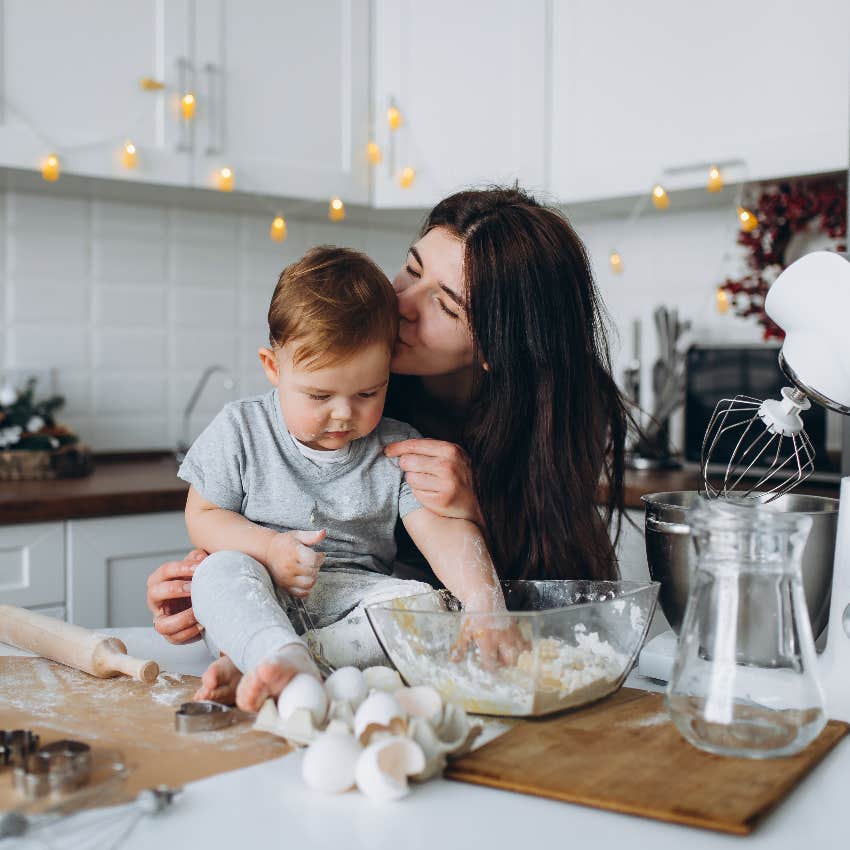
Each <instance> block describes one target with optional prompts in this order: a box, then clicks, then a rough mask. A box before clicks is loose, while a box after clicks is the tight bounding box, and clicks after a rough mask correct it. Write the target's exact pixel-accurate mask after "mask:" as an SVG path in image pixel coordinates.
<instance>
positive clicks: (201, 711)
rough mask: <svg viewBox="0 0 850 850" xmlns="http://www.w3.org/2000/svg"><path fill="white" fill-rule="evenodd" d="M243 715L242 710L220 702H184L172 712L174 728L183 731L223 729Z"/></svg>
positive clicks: (244, 715)
mask: <svg viewBox="0 0 850 850" xmlns="http://www.w3.org/2000/svg"><path fill="white" fill-rule="evenodd" d="M244 717H247V715H246V714H245V713H244V712H241V711H236V709H233V708H231V707H230V706H228V705H222V704H221V703H220V702H210V701H208V700H201V701H199V702H184V703H183V705H181V706H180V708H179V709H177V711H176V712H175V713H174V728H175V729H176V730H177V731H178V732H183V733H191V732H211V731H213V730H215V729H225V728H227V727H228V726H230V725H231V724H233V723H236V722H237V721H238V720H241V719H243V718H244Z"/></svg>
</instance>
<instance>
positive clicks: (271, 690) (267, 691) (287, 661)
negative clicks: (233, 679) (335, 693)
mask: <svg viewBox="0 0 850 850" xmlns="http://www.w3.org/2000/svg"><path fill="white" fill-rule="evenodd" d="M299 673H308V674H309V675H311V676H315V677H316V678H317V679H319V681H321V679H322V676H321V674H320V673H319V670H318V668H317V667H316V664H315V662H314V661H313V656H312V655H310V653H309V651H308V650H307V649H306V648H305V647H304V646H302V645H301V644H290V645H289V646H285V647H283V649H281V650H280V651H279V652H277V653H275V655H273V656H272V657H271V658H268V659H267V660H266V661H262V662H261V663H259V664H258V665H257V666H256V667H255V668H254V669H253V670H251V672H250V673H246V674H245V675H244V676H243V677H242V681H241V682H240V683H239V686H238V687H237V689H236V705H237V706H238V707H239V708H241V709H242V710H243V711H259V710H260V708H261V707H262V705H263V703H264V702H265V701H266V700H267V699H268V698H269V697H272V699H277V698H278V697H279V696H280V693H281V691H282V690H283V689H284V688H285V687H286V686H287V685H288V684H289V681H290V680H291V679H293V678H294V677H295V676H297V675H298V674H299Z"/></svg>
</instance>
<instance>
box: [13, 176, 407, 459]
mask: <svg viewBox="0 0 850 850" xmlns="http://www.w3.org/2000/svg"><path fill="white" fill-rule="evenodd" d="M271 218H272V216H270V215H266V214H257V215H254V214H245V213H220V212H209V211H196V210H192V209H187V208H181V207H179V206H173V205H161V206H156V205H148V204H127V203H117V202H114V201H101V200H88V199H86V198H83V197H70V198H67V197H62V198H56V197H48V196H45V195H40V194H25V193H19V192H13V191H9V192H6V193H5V194H4V195H0V230H2V232H3V233H5V238H4V239H1V240H0V252H2V254H0V269H2V270H3V274H2V277H0V377H2V376H3V375H4V374H6V375H9V376H12V377H13V378H15V379H20V377H21V376H23V375H27V374H33V373H34V374H39V375H41V376H42V385H43V386H44V389H45V390H46V389H47V384H48V383H49V382H50V381H51V380H53V382H54V385H55V389H56V390H57V391H58V392H61V393H62V394H63V395H65V396H66V398H67V406H66V408H65V409H64V411H62V413H61V414H60V418H61V420H62V421H64V422H65V423H67V424H68V425H70V426H71V427H73V428H74V429H75V430H76V431H77V432H78V433H79V434H80V436H81V437H82V438H83V439H84V440H85V441H86V442H87V443H89V444H90V445H91V446H92V447H93V448H94V449H95V450H97V451H105V450H111V449H128V450H129V449H134V450H135V449H150V448H170V447H172V446H174V444H175V442H176V440H177V438H178V433H179V429H180V420H181V415H182V411H183V409H184V407H185V404H186V401H187V400H188V398H189V395H190V394H191V391H192V388H193V386H194V385H195V382H196V381H197V379H198V378H199V376H200V374H201V372H202V371H203V369H204V368H205V367H206V366H209V365H211V364H213V363H221V364H222V365H224V366H226V367H227V368H228V369H229V370H230V371H231V373H232V375H233V377H234V379H235V380H236V388H235V389H234V390H233V391H232V392H227V391H225V390H224V389H223V388H222V386H221V382H220V379H219V378H216V377H213V379H212V380H211V381H210V383H209V385H208V386H207V390H206V391H205V392H204V395H203V397H202V398H201V400H200V403H199V405H198V407H197V408H196V410H197V414H198V415H197V416H196V417H194V420H193V423H192V426H193V431H194V432H195V433H197V432H198V431H199V430H200V429H201V428H202V427H203V426H204V425H205V424H206V423H207V422H208V421H209V420H210V419H211V418H212V415H213V414H214V413H215V412H216V411H217V410H218V409H219V408H220V407H221V405H222V404H223V403H224V402H225V401H226V400H227V399H228V398H229V397H231V396H232V397H239V396H243V395H249V394H252V393H255V392H260V391H263V390H264V389H265V388H266V387H267V386H268V384H267V383H266V380H265V378H264V376H263V374H262V372H261V369H260V365H259V361H258V359H257V355H256V351H257V348H258V347H259V346H260V345H263V344H265V342H266V339H267V337H266V334H267V326H266V318H265V317H266V311H267V309H268V303H269V299H270V298H271V293H272V291H273V289H274V285H275V283H276V282H277V277H278V275H279V274H280V272H281V270H282V269H283V267H284V266H285V265H286V264H287V263H289V262H291V261H292V260H294V259H296V258H297V257H299V256H300V255H301V254H303V252H304V251H305V250H306V249H307V248H308V247H309V246H311V245H315V244H319V243H332V244H342V245H347V246H350V247H353V248H358V249H360V250H363V251H365V252H367V253H368V254H369V255H370V256H372V257H373V258H374V259H375V260H376V261H377V262H378V263H379V265H381V267H382V268H383V269H384V270H385V271H386V272H387V273H388V274H394V273H395V272H396V271H397V270H398V268H399V266H400V264H401V262H402V261H403V258H404V254H405V252H406V250H407V247H408V244H409V240H410V238H411V237H412V235H413V228H407V227H406V228H405V229H403V230H401V229H398V230H397V229H390V228H387V227H380V228H378V227H368V228H367V227H355V226H352V225H349V224H348V223H346V222H342V223H338V224H332V223H331V222H319V221H303V220H299V219H297V218H292V217H289V218H288V219H287V223H288V234H289V236H288V238H287V240H286V241H285V242H282V243H276V242H272V241H271V240H270V239H269V236H268V229H269V225H270V223H271Z"/></svg>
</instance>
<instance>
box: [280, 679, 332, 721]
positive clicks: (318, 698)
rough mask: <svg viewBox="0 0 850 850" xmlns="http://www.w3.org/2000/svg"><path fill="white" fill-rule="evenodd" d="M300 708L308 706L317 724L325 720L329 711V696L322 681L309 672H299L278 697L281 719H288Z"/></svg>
mask: <svg viewBox="0 0 850 850" xmlns="http://www.w3.org/2000/svg"><path fill="white" fill-rule="evenodd" d="M299 708H306V709H307V710H308V711H309V712H310V717H311V718H312V720H313V724H314V725H315V726H321V725H322V724H323V723H324V722H325V715H326V714H327V713H328V697H327V694H325V688H324V686H323V685H322V683H321V682H320V681H319V680H318V679H317V678H316V677H315V676H311V675H309V674H308V673H299V674H298V675H297V676H295V678H294V679H292V681H291V682H290V683H289V684H288V685H287V686H286V687H285V688H284V689H283V691H281V694H280V696H279V697H278V698H277V710H278V713H279V714H280V719H281V720H284V721H286V720H288V719H289V718H290V716H291V715H292V714H293V713H294V712H295V711H297V710H298V709H299Z"/></svg>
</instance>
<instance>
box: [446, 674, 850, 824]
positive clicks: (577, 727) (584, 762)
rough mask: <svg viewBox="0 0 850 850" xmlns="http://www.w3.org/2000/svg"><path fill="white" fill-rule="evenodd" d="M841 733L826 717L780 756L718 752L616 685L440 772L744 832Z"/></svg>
mask: <svg viewBox="0 0 850 850" xmlns="http://www.w3.org/2000/svg"><path fill="white" fill-rule="evenodd" d="M847 730H848V727H847V724H846V723H838V722H835V721H830V722H829V723H828V724H827V726H826V728H825V729H824V731H823V732H821V734H820V737H818V738H817V739H816V740H815V741H814V742H813V743H812V744H810V745H809V747H808V748H807V749H805V750H803V752H801V753H798V754H797V755H796V756H790V757H788V758H784V759H771V760H768V761H752V760H750V759H732V758H718V757H717V756H714V755H710V754H709V753H705V752H703V751H702V750H698V749H696V748H695V747H692V746H691V745H690V744H688V743H687V742H686V741H685V740H684V739H683V738H682V737H681V735H680V734H679V733H678V731H677V730H676V728H675V727H674V726H673V724H672V723H670V721H669V720H668V717H667V712H666V710H665V707H664V697H663V695H662V694H651V693H646V692H645V691H637V690H632V689H630V688H622V689H621V690H620V691H619V692H618V693H616V694H614V695H613V696H611V697H608V698H607V699H605V700H604V701H602V702H600V703H597V704H596V705H592V706H588V707H586V708H583V709H579V710H578V711H570V712H567V713H566V714H563V715H560V716H558V717H551V718H546V719H544V720H539V721H535V722H533V723H519V724H517V725H516V726H514V728H513V729H511V730H509V731H508V732H506V733H505V734H504V735H500V736H499V737H498V738H496V739H495V740H493V741H490V742H489V743H487V744H485V745H484V746H482V747H480V748H479V749H477V750H474V751H473V752H471V753H469V754H467V755H465V756H463V757H461V758H460V759H457V760H452V761H450V762H449V765H448V767H447V769H446V773H445V775H446V777H447V778H448V779H455V780H460V781H463V782H473V783H475V784H478V785H487V786H491V787H495V788H503V789H506V790H509V791H519V792H521V793H524V794H535V795H538V796H541V797H549V798H552V799H555V800H563V801H565V802H569V803H578V804H580V805H584V806H592V807H594V808H600V809H607V810H609V811H615V812H622V813H626V814H631V815H639V816H641V817H648V818H654V819H656V820H662V821H668V822H671V823H679V824H685V825H687V826H697V827H702V828H704V829H713V830H719V831H722V832H728V833H734V834H737V835H746V834H747V833H750V832H752V831H753V829H755V827H756V825H757V824H758V822H759V821H760V820H761V819H762V818H763V817H764V816H765V815H766V814H767V813H768V812H769V811H770V810H771V809H773V808H774V807H775V806H776V805H777V804H778V803H779V802H780V801H781V800H782V799H783V798H784V797H786V796H787V795H788V794H789V793H790V792H791V790H792V789H793V788H794V787H795V786H796V785H797V784H798V783H799V782H800V781H801V780H802V779H803V778H804V777H805V776H806V774H807V773H808V772H809V771H810V770H811V769H812V768H813V767H814V766H815V765H816V764H817V763H818V762H819V761H820V760H821V759H822V758H823V757H824V756H825V755H826V754H827V753H828V752H829V751H830V750H831V749H832V748H833V747H834V746H835V744H836V743H837V742H838V741H839V740H840V739H841V738H842V737H843V736H844V735H846V734H847ZM565 820H568V816H567V817H566V818H565ZM683 838H685V836H684V834H683Z"/></svg>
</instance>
